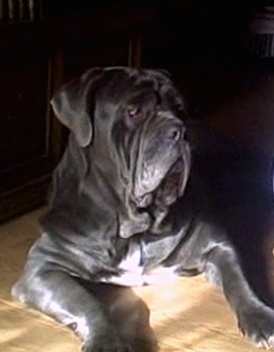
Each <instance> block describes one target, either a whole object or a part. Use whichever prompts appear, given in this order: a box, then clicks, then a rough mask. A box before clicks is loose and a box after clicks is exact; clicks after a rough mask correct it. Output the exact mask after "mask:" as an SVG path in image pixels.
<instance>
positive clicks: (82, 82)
mask: <svg viewBox="0 0 274 352" xmlns="http://www.w3.org/2000/svg"><path fill="white" fill-rule="evenodd" d="M102 74H103V69H101V68H97V67H96V68H93V69H91V70H89V71H87V72H86V73H84V74H83V75H82V76H81V77H80V78H77V79H75V80H73V81H71V82H69V83H67V84H65V85H64V86H63V87H62V88H61V89H60V90H59V91H58V92H57V93H56V94H55V95H54V96H53V98H52V99H51V105H52V108H53V111H54V113H55V115H56V116H57V118H58V119H59V120H60V121H61V122H62V123H63V124H64V125H65V126H67V127H68V128H69V129H70V130H71V131H72V133H73V134H74V136H75V138H76V140H77V142H78V143H79V145H80V146H81V147H86V146H88V145H89V144H90V142H91V140H92V134H93V127H92V121H91V117H90V107H91V106H92V103H91V99H92V98H91V96H92V93H94V91H95V89H96V86H97V84H96V83H98V81H99V80H100V78H101V77H102Z"/></svg>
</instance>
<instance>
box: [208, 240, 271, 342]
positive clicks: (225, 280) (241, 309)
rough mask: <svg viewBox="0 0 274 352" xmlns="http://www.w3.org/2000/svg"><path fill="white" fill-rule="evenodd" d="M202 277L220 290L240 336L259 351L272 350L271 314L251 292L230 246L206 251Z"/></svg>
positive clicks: (218, 245) (226, 245)
mask: <svg viewBox="0 0 274 352" xmlns="http://www.w3.org/2000/svg"><path fill="white" fill-rule="evenodd" d="M205 274H206V276H207V277H208V278H209V280H210V281H214V282H215V283H216V284H217V285H218V286H220V287H221V288H222V289H223V292H224V295H225V297H226V299H227V300H228V302H229V303H230V305H231V306H232V308H233V309H234V311H235V312H236V314H237V318H238V324H239V328H240V329H241V331H242V332H243V334H244V335H247V336H248V337H249V338H250V339H251V340H253V341H254V342H255V343H256V344H257V345H258V346H260V347H265V348H274V311H273V310H272V309H270V308H269V307H267V306H266V305H265V304H264V303H263V302H261V301H260V300H259V299H258V298H257V297H256V296H255V294H254V293H253V292H252V290H251V288H250V286H249V284H248V282H247V280H246V279H245V277H244V275H243V272H242V269H241V266H240V264H239V260H238V258H237V255H236V252H235V250H234V248H233V246H232V245H231V244H230V243H226V242H223V243H222V242H221V243H219V244H218V243H217V244H216V245H213V247H212V248H211V249H210V250H209V251H208V253H207V255H206V265H205Z"/></svg>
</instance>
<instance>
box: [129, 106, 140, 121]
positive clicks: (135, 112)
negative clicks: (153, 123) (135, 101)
mask: <svg viewBox="0 0 274 352" xmlns="http://www.w3.org/2000/svg"><path fill="white" fill-rule="evenodd" d="M127 113H128V116H129V117H130V118H131V119H136V118H138V117H139V115H140V108H139V107H138V106H133V105H131V106H128V108H127Z"/></svg>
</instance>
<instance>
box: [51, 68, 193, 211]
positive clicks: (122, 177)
mask: <svg viewBox="0 0 274 352" xmlns="http://www.w3.org/2000/svg"><path fill="white" fill-rule="evenodd" d="M52 106H53V109H54V112H55V114H56V115H57V117H58V118H59V120H60V121H61V122H62V123H63V124H65V125H66V126H67V127H68V128H69V129H70V130H71V132H72V135H73V136H74V138H75V141H76V142H77V143H78V145H79V146H80V147H81V148H85V149H87V148H88V149H89V150H90V152H89V153H88V155H90V163H94V162H97V164H99V163H101V165H104V167H103V169H104V170H107V169H108V168H109V170H113V174H112V176H111V177H112V179H111V180H110V183H113V185H114V184H116V185H117V180H116V178H117V177H118V178H119V182H120V183H119V184H120V185H122V186H119V188H120V189H119V191H121V192H124V190H123V191H122V190H121V188H124V189H125V190H126V194H127V197H128V199H129V200H128V201H127V204H129V203H130V204H131V205H132V204H134V205H135V206H136V208H137V209H138V208H139V209H140V208H142V209H143V210H144V208H149V207H151V206H152V205H155V204H158V205H162V206H169V205H170V204H172V203H174V202H175V200H176V199H177V198H178V197H180V196H181V195H182V194H183V192H184V189H185V186H186V183H187V179H188V175H189V169H190V147H189V144H188V142H187V141H186V139H185V129H186V127H185V123H184V119H185V118H186V111H185V106H184V101H183V99H182V96H181V94H180V93H179V92H178V90H177V89H176V88H175V86H174V84H173V82H172V81H171V79H170V77H169V75H168V73H166V72H164V71H158V70H145V69H135V68H123V67H110V68H104V69H101V68H94V69H91V70H89V71H87V72H86V73H85V74H84V75H83V76H82V77H80V78H79V79H76V80H74V81H72V82H69V83H68V84H66V85H65V86H64V87H62V88H61V90H60V91H59V92H57V93H56V95H55V96H54V97H53V99H52ZM109 170H108V171H107V172H108V175H111V173H110V172H109ZM114 179H115V180H114ZM116 187H117V186H116Z"/></svg>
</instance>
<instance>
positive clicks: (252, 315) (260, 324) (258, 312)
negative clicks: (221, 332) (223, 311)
mask: <svg viewBox="0 0 274 352" xmlns="http://www.w3.org/2000/svg"><path fill="white" fill-rule="evenodd" d="M238 324H239V328H240V330H241V331H242V333H243V334H244V335H245V336H247V337H249V338H250V339H251V340H252V341H253V342H254V343H255V344H256V345H257V346H258V347H260V348H266V349H274V311H273V310H272V309H271V308H268V307H267V306H264V305H260V306H257V305H256V306H254V307H249V308H246V309H243V310H241V312H239V314H238Z"/></svg>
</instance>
